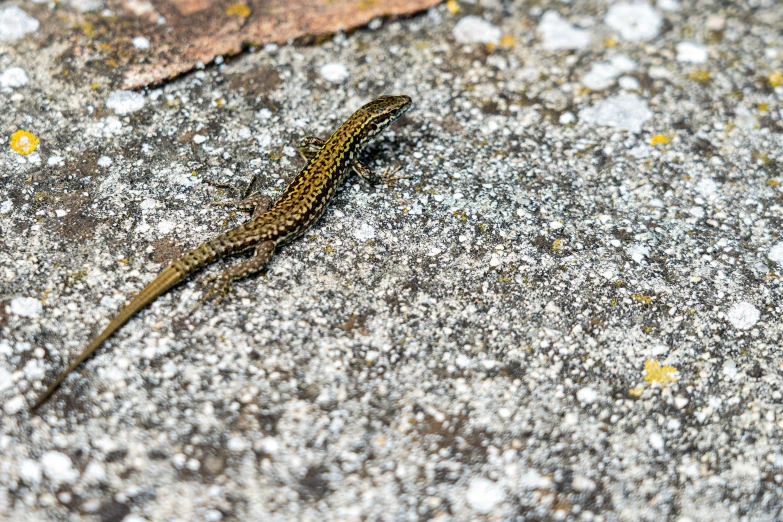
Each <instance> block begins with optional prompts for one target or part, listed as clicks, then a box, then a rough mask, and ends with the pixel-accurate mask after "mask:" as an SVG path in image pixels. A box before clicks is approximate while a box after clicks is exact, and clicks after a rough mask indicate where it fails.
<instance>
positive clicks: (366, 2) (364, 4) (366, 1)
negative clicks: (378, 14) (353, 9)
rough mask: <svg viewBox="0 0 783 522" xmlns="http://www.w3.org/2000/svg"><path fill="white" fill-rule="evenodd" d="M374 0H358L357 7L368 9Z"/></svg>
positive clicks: (373, 4)
mask: <svg viewBox="0 0 783 522" xmlns="http://www.w3.org/2000/svg"><path fill="white" fill-rule="evenodd" d="M376 3H377V2H376V0H361V2H359V9H370V8H371V7H375V4H376Z"/></svg>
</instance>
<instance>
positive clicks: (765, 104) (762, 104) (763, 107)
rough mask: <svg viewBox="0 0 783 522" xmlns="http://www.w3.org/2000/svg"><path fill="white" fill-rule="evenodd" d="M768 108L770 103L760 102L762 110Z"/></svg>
mask: <svg viewBox="0 0 783 522" xmlns="http://www.w3.org/2000/svg"><path fill="white" fill-rule="evenodd" d="M768 109H769V104H768V103H759V110H760V111H766V110H768Z"/></svg>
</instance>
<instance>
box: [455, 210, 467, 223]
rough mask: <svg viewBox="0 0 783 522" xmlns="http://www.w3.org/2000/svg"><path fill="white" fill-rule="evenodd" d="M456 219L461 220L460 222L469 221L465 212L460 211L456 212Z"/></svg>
mask: <svg viewBox="0 0 783 522" xmlns="http://www.w3.org/2000/svg"><path fill="white" fill-rule="evenodd" d="M454 217H455V218H457V219H459V220H460V221H466V220H467V219H468V216H467V215H466V214H465V213H464V212H460V211H459V210H458V211H456V212H454Z"/></svg>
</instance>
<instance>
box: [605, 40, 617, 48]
mask: <svg viewBox="0 0 783 522" xmlns="http://www.w3.org/2000/svg"><path fill="white" fill-rule="evenodd" d="M604 45H605V46H606V47H614V46H615V45H617V40H615V39H614V38H607V39H606V40H604Z"/></svg>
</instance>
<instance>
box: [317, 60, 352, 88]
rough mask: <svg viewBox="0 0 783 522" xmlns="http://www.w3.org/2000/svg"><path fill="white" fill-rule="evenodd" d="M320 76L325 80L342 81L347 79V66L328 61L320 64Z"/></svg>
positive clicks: (348, 74)
mask: <svg viewBox="0 0 783 522" xmlns="http://www.w3.org/2000/svg"><path fill="white" fill-rule="evenodd" d="M319 72H320V73H321V77H322V78H323V79H324V80H326V81H327V82H332V83H342V82H344V81H345V80H347V79H348V77H349V76H350V73H349V72H348V68H347V67H346V66H345V65H343V64H342V63H339V62H330V63H326V64H324V65H322V66H321V69H320V71H319Z"/></svg>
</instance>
